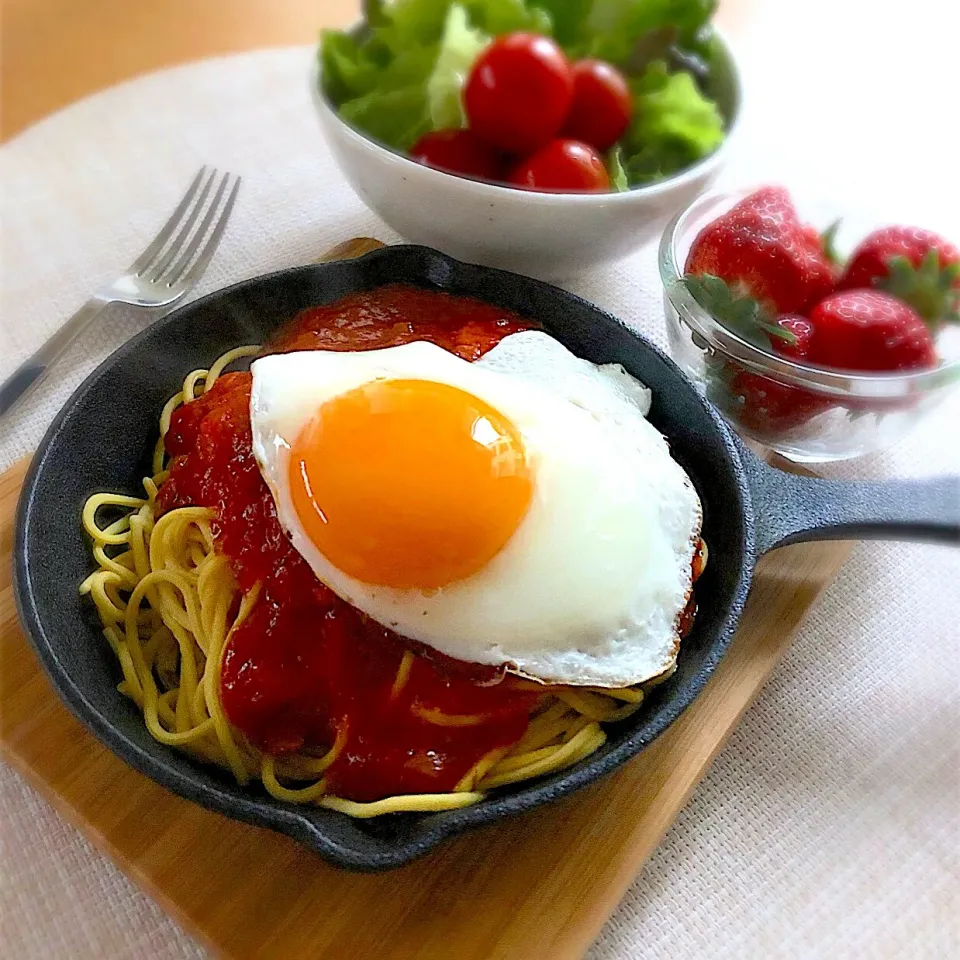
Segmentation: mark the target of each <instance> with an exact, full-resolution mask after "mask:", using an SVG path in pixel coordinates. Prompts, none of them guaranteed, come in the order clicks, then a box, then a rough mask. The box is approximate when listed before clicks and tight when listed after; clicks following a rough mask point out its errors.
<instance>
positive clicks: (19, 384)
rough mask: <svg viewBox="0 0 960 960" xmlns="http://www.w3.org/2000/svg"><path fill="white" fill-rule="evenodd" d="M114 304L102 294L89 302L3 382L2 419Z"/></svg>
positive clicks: (0, 406) (1, 387) (1, 385)
mask: <svg viewBox="0 0 960 960" xmlns="http://www.w3.org/2000/svg"><path fill="white" fill-rule="evenodd" d="M109 302H110V301H109V300H108V299H106V298H105V296H104V295H102V294H97V295H96V296H94V297H93V299H91V300H88V301H87V302H86V303H85V304H84V305H83V306H82V307H81V308H80V309H79V310H78V311H77V312H76V313H75V314H74V315H73V316H72V317H71V318H70V319H69V320H68V321H67V322H66V323H65V324H64V325H63V326H62V327H61V328H60V329H59V330H57V332H56V333H54V334H53V336H51V337H50V339H49V340H47V342H46V343H45V344H44V345H43V346H42V347H40V349H39V350H37V352H36V353H34V354H33V356H32V357H28V358H27V359H26V360H24V361H23V363H21V364H20V366H19V367H17V369H16V370H14V371H13V373H12V374H11V375H10V376H9V377H8V378H7V379H6V380H4V381H3V383H0V418H2V417H4V416H5V415H6V414H7V413H9V412H10V411H11V410H12V409H13V408H14V407H15V406H16V405H17V404H18V403H19V402H20V401H21V400H24V399H25V398H26V397H28V396H29V395H30V393H31V392H32V391H33V390H35V389H36V388H37V387H38V386H39V385H40V383H41V382H42V381H43V379H44V378H45V377H46V375H47V372H48V371H49V370H50V368H51V367H52V366H53V365H54V363H56V362H57V360H59V359H60V357H61V356H63V354H64V352H65V351H66V349H67V347H69V346H70V344H71V343H73V341H74V340H76V339H77V337H79V336H80V334H81V333H83V332H84V330H86V329H87V327H88V326H90V324H91V323H92V322H93V321H94V320H95V319H96V318H97V317H98V316H99V315H100V314H101V312H102V311H103V308H104V307H105V306H106V305H107V304H108V303H109Z"/></svg>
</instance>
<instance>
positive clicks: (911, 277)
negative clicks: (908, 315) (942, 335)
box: [874, 249, 960, 332]
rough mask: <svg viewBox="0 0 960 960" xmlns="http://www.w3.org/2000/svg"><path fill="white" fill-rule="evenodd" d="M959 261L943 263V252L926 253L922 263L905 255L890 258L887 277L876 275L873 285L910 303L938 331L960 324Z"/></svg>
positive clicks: (929, 251)
mask: <svg viewBox="0 0 960 960" xmlns="http://www.w3.org/2000/svg"><path fill="white" fill-rule="evenodd" d="M958 280H960V263H952V264H950V266H947V267H941V266H940V254H939V253H938V252H937V251H936V250H933V249H930V250H928V251H927V252H926V254H925V255H924V257H923V260H921V261H920V265H919V266H916V267H915V266H914V265H913V264H912V263H911V262H910V261H909V260H908V259H907V258H906V257H891V258H890V259H889V260H888V261H887V276H885V277H877V278H876V279H875V280H874V286H876V287H877V288H879V289H880V290H884V291H886V292H887V293H889V294H891V295H892V296H894V297H896V298H897V299H898V300H902V301H903V302H904V303H907V304H909V305H910V306H911V307H913V309H914V310H916V312H917V313H918V314H919V315H920V316H921V317H922V318H923V319H924V321H925V322H926V324H927V326H928V327H930V328H931V329H932V330H933V331H934V332H936V331H937V330H938V329H939V328H940V327H941V326H942V325H943V324H945V323H960V289H958V286H957V283H958Z"/></svg>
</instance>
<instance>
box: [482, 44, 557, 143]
mask: <svg viewBox="0 0 960 960" xmlns="http://www.w3.org/2000/svg"><path fill="white" fill-rule="evenodd" d="M572 99H573V72H572V71H571V69H570V64H569V63H568V62H567V58H566V57H565V56H564V54H563V51H562V50H561V49H560V48H559V47H558V46H557V45H556V44H555V43H554V42H553V41H552V40H550V39H549V38H548V37H539V36H537V35H536V34H532V33H511V34H508V35H507V36H505V37H499V38H498V39H496V40H494V41H493V43H491V44H490V46H489V47H487V49H486V50H484V52H483V53H482V54H480V58H479V59H478V60H477V62H476V63H475V64H474V67H473V70H472V71H471V73H470V77H469V79H468V80H467V85H466V88H465V89H464V94H463V102H464V105H465V106H466V110H467V117H468V119H469V121H470V129H471V130H473V131H475V132H476V133H477V134H479V135H480V136H481V137H483V139H484V140H487V141H488V142H490V143H492V144H493V145H494V146H497V147H499V148H500V149H501V150H505V151H507V152H508V153H520V154H525V153H532V152H533V151H534V150H536V149H537V148H538V147H541V146H543V144H545V143H546V142H547V141H548V140H549V139H550V138H551V137H555V136H556V135H557V133H558V132H559V130H560V128H561V127H562V126H563V121H564V120H566V118H567V111H568V110H569V109H570V102H571V100H572Z"/></svg>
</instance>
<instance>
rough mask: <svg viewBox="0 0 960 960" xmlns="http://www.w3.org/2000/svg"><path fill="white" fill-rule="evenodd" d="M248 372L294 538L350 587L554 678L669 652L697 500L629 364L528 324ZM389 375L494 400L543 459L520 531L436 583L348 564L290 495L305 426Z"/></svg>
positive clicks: (652, 672) (403, 630) (393, 618)
mask: <svg viewBox="0 0 960 960" xmlns="http://www.w3.org/2000/svg"><path fill="white" fill-rule="evenodd" d="M252 370H253V392H252V397H251V405H250V415H251V425H252V430H253V450H254V454H255V456H256V458H257V460H258V462H259V464H260V468H261V471H262V473H263V476H264V478H265V480H266V482H267V484H268V486H269V488H270V490H271V492H272V494H273V497H274V499H275V501H276V504H277V512H278V515H279V518H280V521H281V523H282V524H283V526H284V528H285V529H286V530H287V532H288V534H289V536H290V538H291V541H292V543H293V545H294V547H295V548H296V549H297V550H298V551H299V552H300V553H301V554H302V555H303V557H304V558H305V559H306V560H307V562H308V563H309V564H310V566H311V568H312V569H313V571H314V573H315V574H316V575H317V577H318V578H319V579H320V580H321V581H322V582H323V583H325V584H326V585H327V586H328V587H330V589H332V590H333V591H334V592H335V593H336V594H337V595H338V596H340V597H341V598H343V599H344V600H346V601H347V602H348V603H350V604H352V605H353V606H355V607H357V608H358V609H360V610H362V611H363V612H364V613H366V614H367V615H369V616H371V617H372V618H374V619H375V620H377V621H378V622H380V623H382V624H384V625H386V626H388V627H390V628H392V629H393V630H395V631H396V632H398V633H400V634H402V635H403V636H406V637H409V638H411V639H414V640H418V641H420V642H422V643H425V644H428V645H430V646H431V647H433V648H435V649H437V650H439V651H440V652H442V653H445V654H447V655H448V656H451V657H456V658H458V659H461V660H467V661H472V662H476V663H483V664H494V665H497V664H504V663H506V664H508V665H509V668H510V669H511V670H514V671H515V672H517V673H520V674H523V675H525V676H528V677H531V678H534V679H537V680H540V681H543V682H548V683H550V682H552V683H570V684H585V685H596V686H603V687H620V686H628V685H631V684H636V683H640V682H642V681H644V680H648V679H650V678H652V677H655V676H658V675H660V674H662V673H663V672H664V671H665V670H668V669H669V668H670V667H671V666H672V665H673V663H674V662H675V660H676V654H677V649H678V646H679V640H678V636H677V628H676V625H677V621H678V617H679V615H680V613H681V612H682V610H683V608H684V606H685V604H686V602H687V598H688V596H689V592H690V586H691V573H690V570H691V561H692V556H693V550H694V548H695V545H696V541H697V539H698V537H699V530H700V522H701V507H700V501H699V499H698V497H697V494H696V491H695V490H694V489H693V485H692V484H691V483H690V480H689V478H688V477H687V476H686V474H685V473H684V471H683V470H682V468H681V467H680V466H679V464H677V463H676V462H675V461H674V460H673V459H672V458H671V456H670V453H669V449H668V447H667V444H666V441H665V440H664V438H663V437H662V436H661V435H660V433H659V432H658V431H657V430H656V429H655V428H654V427H652V426H651V425H650V424H649V423H648V422H647V421H646V420H645V419H644V415H643V414H644V413H645V412H646V410H647V409H648V407H649V391H647V390H646V388H644V387H643V386H642V385H641V384H639V383H637V381H635V380H634V379H633V378H631V377H629V376H628V375H627V374H626V373H625V372H624V371H623V369H622V368H621V367H619V366H617V365H611V366H607V367H599V368H598V367H597V366H595V365H593V364H591V363H588V362H586V361H584V360H581V359H579V358H577V357H575V356H574V355H573V354H571V353H570V352H569V351H568V350H566V348H564V347H563V346H562V345H561V344H559V343H558V342H557V341H556V340H554V339H553V338H552V337H550V336H548V335H546V334H544V333H540V332H536V331H528V332H524V333H518V334H514V335H512V336H510V337H507V338H505V339H504V340H503V341H501V343H500V344H499V345H498V346H497V347H496V348H494V349H493V350H492V351H491V352H490V353H488V354H487V355H486V356H485V357H483V358H482V359H481V360H479V361H478V362H476V363H473V364H471V363H467V362H466V361H464V360H461V359H459V358H458V357H455V356H454V355H452V354H450V353H448V352H447V351H445V350H443V349H442V348H440V347H437V346H435V345H433V344H428V343H424V342H417V343H411V344H407V345H405V346H401V347H392V348H389V349H385V350H374V351H366V352H353V353H335V352H327V351H310V352H304V353H293V354H282V355H278V356H268V357H264V358H262V359H260V360H257V361H256V362H255V363H254V364H253V368H252ZM383 378H389V379H394V378H405V379H406V378H420V379H426V380H432V381H437V382H442V383H447V384H450V385H452V386H455V387H459V388H460V389H462V390H465V391H467V392H468V393H471V394H472V395H474V396H476V397H478V398H479V399H481V400H483V401H485V402H486V403H488V404H490V405H491V406H493V407H494V408H495V409H497V410H499V411H500V412H501V413H502V414H503V415H505V416H506V417H507V418H508V419H509V420H510V421H511V422H512V423H513V424H514V425H515V426H516V427H517V429H518V430H519V431H520V432H521V434H522V436H523V440H524V444H525V447H526V450H527V453H528V457H529V459H530V462H531V465H532V468H533V476H534V492H533V497H532V501H531V504H530V507H529V509H528V511H527V513H526V515H525V517H524V519H523V520H522V521H521V523H520V526H519V528H518V529H517V530H516V532H515V533H514V535H513V536H512V538H511V539H510V541H509V542H508V543H507V544H506V546H504V548H503V549H502V550H501V551H500V552H499V553H498V554H497V555H496V556H495V557H494V558H493V559H492V560H491V561H490V562H489V563H487V564H486V566H485V567H484V568H483V569H482V570H480V571H478V572H477V573H475V574H473V575H472V576H470V577H466V578H464V579H462V580H459V581H457V582H455V583H452V584H449V585H447V586H445V587H443V588H442V589H440V590H436V591H430V592H423V591H418V590H397V589H392V588H388V587H382V586H377V585H373V584H367V583H362V582H360V581H358V580H356V579H354V578H352V577H348V576H347V575H345V574H344V573H343V572H342V571H340V570H338V569H337V568H336V566H335V565H334V564H333V563H331V562H330V561H329V560H328V559H327V558H326V557H325V556H324V555H323V554H322V553H321V552H320V551H319V550H318V549H317V548H316V546H315V545H314V544H313V542H312V541H311V540H310V539H309V537H308V536H307V535H306V533H305V532H304V531H303V528H302V526H301V524H300V522H299V519H298V517H297V513H296V511H295V509H294V507H293V503H292V499H291V495H290V489H289V483H288V465H289V454H290V446H291V444H292V442H293V441H294V439H295V438H296V436H297V434H298V433H299V431H300V429H301V428H302V427H303V426H304V425H305V424H306V423H307V422H309V420H310V419H311V418H312V417H313V415H314V413H315V412H316V410H317V409H318V407H319V406H320V405H321V404H322V403H323V402H324V401H325V400H328V399H330V398H332V397H335V396H337V395H339V394H341V393H344V392H346V391H348V390H351V389H353V388H355V387H358V386H360V385H362V384H364V383H368V382H370V381H371V380H375V379H383ZM375 455H376V451H371V456H375Z"/></svg>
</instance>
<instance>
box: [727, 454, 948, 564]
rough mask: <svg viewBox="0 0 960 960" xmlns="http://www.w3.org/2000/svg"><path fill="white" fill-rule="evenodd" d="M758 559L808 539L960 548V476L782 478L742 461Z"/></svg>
mask: <svg viewBox="0 0 960 960" xmlns="http://www.w3.org/2000/svg"><path fill="white" fill-rule="evenodd" d="M741 456H742V459H743V465H744V467H745V468H746V471H747V478H748V480H749V484H750V490H751V494H752V496H753V508H754V516H755V518H756V525H757V553H766V552H767V551H768V550H772V549H773V548H774V547H782V546H784V545H786V544H788V543H799V542H801V541H803V540H915V541H928V540H929V541H935V542H940V543H951V544H958V545H960V476H945V477H936V478H932V479H929V480H885V481H881V482H860V481H843V480H819V479H814V478H812V477H801V476H796V475H795V474H792V473H784V472H783V471H782V470H777V469H775V468H774V467H771V466H768V465H767V464H765V463H763V462H762V461H761V460H759V459H758V458H757V457H755V456H754V455H753V454H752V453H750V452H749V451H746V450H744V451H743V452H742V454H741Z"/></svg>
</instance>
